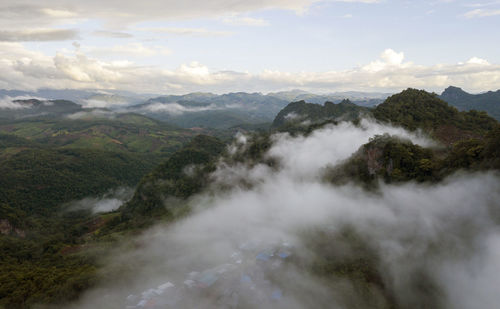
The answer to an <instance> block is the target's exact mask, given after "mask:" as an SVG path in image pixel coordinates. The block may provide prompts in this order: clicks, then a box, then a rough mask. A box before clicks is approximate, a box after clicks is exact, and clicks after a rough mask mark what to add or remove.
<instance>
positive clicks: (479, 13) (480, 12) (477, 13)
mask: <svg viewBox="0 0 500 309" xmlns="http://www.w3.org/2000/svg"><path fill="white" fill-rule="evenodd" d="M498 15H500V10H489V9H475V10H472V11H469V12H467V13H465V14H464V15H463V16H464V17H465V18H469V19H470V18H478V17H491V16H498Z"/></svg>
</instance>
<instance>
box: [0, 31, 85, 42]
mask: <svg viewBox="0 0 500 309" xmlns="http://www.w3.org/2000/svg"><path fill="white" fill-rule="evenodd" d="M76 38H78V31H77V30H74V29H29V30H18V31H0V41H3V42H23V41H67V40H74V39H76Z"/></svg>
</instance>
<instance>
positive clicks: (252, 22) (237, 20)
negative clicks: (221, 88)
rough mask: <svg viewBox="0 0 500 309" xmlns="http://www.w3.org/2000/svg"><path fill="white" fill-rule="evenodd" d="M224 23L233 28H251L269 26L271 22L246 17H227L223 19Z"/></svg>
mask: <svg viewBox="0 0 500 309" xmlns="http://www.w3.org/2000/svg"><path fill="white" fill-rule="evenodd" d="M222 22H223V23H225V24H230V25H233V26H251V27H265V26H269V22H268V21H266V20H264V19H261V18H252V17H244V16H231V17H225V18H223V19H222Z"/></svg>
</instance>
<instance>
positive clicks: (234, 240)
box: [73, 120, 500, 308]
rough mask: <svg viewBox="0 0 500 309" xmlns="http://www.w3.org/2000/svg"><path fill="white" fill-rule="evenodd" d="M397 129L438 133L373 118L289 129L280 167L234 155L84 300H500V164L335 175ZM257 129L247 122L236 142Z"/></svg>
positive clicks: (379, 303)
mask: <svg viewBox="0 0 500 309" xmlns="http://www.w3.org/2000/svg"><path fill="white" fill-rule="evenodd" d="M383 133H389V134H391V135H395V136H400V137H402V138H405V139H410V140H412V141H413V142H414V143H416V144H419V145H422V146H425V147H435V146H436V145H435V144H434V143H433V142H432V141H430V140H429V139H427V138H426V137H425V136H421V135H416V134H414V133H410V132H407V131H405V130H403V129H400V128H395V127H391V126H387V125H381V124H378V123H375V122H373V121H368V120H363V121H362V122H361V123H360V124H359V125H354V124H352V123H347V122H342V123H340V124H338V125H331V126H327V127H324V128H321V129H318V130H316V131H314V132H312V133H311V134H310V135H308V136H290V135H289V134H286V133H280V134H275V135H273V137H272V140H273V145H272V147H271V148H270V150H269V151H268V152H267V154H266V155H267V156H269V157H272V158H275V159H276V160H278V161H279V162H280V164H279V167H278V168H276V167H269V166H268V165H265V164H257V165H251V166H250V165H246V164H228V163H224V162H223V161H221V162H220V164H219V166H218V168H217V170H216V172H214V173H213V175H212V179H213V186H211V187H210V188H209V189H207V190H206V191H205V192H203V193H201V194H199V195H196V196H194V197H192V198H191V199H190V200H189V201H187V203H189V204H190V206H191V207H192V208H193V209H194V210H193V212H192V214H191V215H189V216H188V217H187V218H184V219H182V220H180V221H178V222H175V223H171V224H168V225H162V224H160V225H157V226H155V227H154V228H151V229H149V230H147V231H145V232H144V233H143V234H142V235H141V236H138V237H136V238H134V239H132V240H130V241H128V242H126V244H124V245H123V247H120V248H119V249H116V250H115V251H112V252H111V253H110V254H109V256H108V257H107V258H106V259H105V260H104V261H103V263H105V265H108V267H116V266H117V265H121V266H122V267H123V266H125V268H126V269H127V270H128V274H127V275H123V277H122V278H120V279H116V280H114V279H113V278H108V279H109V280H107V281H106V282H103V283H102V284H101V285H100V286H99V287H97V288H95V289H93V290H91V291H89V292H88V293H86V294H85V295H84V297H83V298H82V299H81V300H80V301H79V302H78V303H76V304H74V305H73V306H74V307H75V308H390V307H392V308H393V307H401V308H417V307H418V308H497V307H498V303H500V293H498V292H497V287H498V286H500V278H499V276H498V275H497V274H499V273H500V232H499V229H498V227H499V225H498V223H499V219H500V216H499V215H500V213H499V211H498V206H499V201H500V190H499V188H500V179H499V177H498V175H496V174H494V173H475V174H470V173H461V174H456V175H453V176H451V177H448V178H447V179H445V180H444V181H442V182H440V183H437V184H428V183H423V184H418V183H413V182H410V183H404V184H384V183H381V184H380V185H379V186H378V189H376V190H366V189H364V188H362V187H361V186H360V185H358V184H356V183H354V182H353V183H350V184H347V185H341V186H336V185H332V184H330V183H327V182H325V181H324V179H323V177H322V176H323V172H324V171H325V168H327V167H329V166H330V167H331V166H335V165H338V164H342V162H343V161H344V160H346V159H348V158H349V157H350V156H351V155H352V154H353V153H354V152H356V151H357V150H358V149H359V147H360V146H362V145H363V144H365V143H367V142H368V141H369V139H370V138H371V137H373V136H374V135H377V134H383ZM247 143H248V142H247V139H246V138H244V137H241V136H240V138H238V139H237V141H236V142H235V144H234V145H233V146H232V147H233V149H232V151H233V153H235V152H238V151H243V150H244V148H245V147H247V146H248V145H247ZM243 180H244V181H243ZM243 183H244V184H243ZM218 188H224V189H218ZM346 261H349V263H351V264H349V263H348V262H346ZM359 261H361V262H359ZM339 265H340V266H339ZM349 265H357V266H356V267H358V268H359V269H360V270H359V271H357V269H358V268H355V269H354V270H353V268H352V267H350V266H349Z"/></svg>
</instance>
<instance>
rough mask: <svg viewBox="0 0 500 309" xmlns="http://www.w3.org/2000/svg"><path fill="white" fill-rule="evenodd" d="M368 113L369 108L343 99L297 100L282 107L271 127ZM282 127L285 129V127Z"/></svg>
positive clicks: (352, 118)
mask: <svg viewBox="0 0 500 309" xmlns="http://www.w3.org/2000/svg"><path fill="white" fill-rule="evenodd" d="M369 113H370V109H369V108H366V107H361V106H358V105H356V104H354V103H352V102H350V101H349V100H343V101H342V102H340V103H338V104H334V103H332V102H326V103H325V104H324V105H319V104H313V103H306V102H305V101H299V102H293V103H290V104H288V105H287V106H286V107H285V108H284V109H282V110H281V111H280V112H279V113H278V115H277V116H276V118H275V119H274V121H273V124H272V127H273V128H280V127H283V126H290V127H293V126H297V125H300V124H301V123H305V124H306V125H307V124H309V123H315V122H322V121H325V120H347V121H350V120H354V119H357V118H359V117H361V116H362V115H364V114H369ZM284 129H285V130H286V127H285V128H284Z"/></svg>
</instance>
